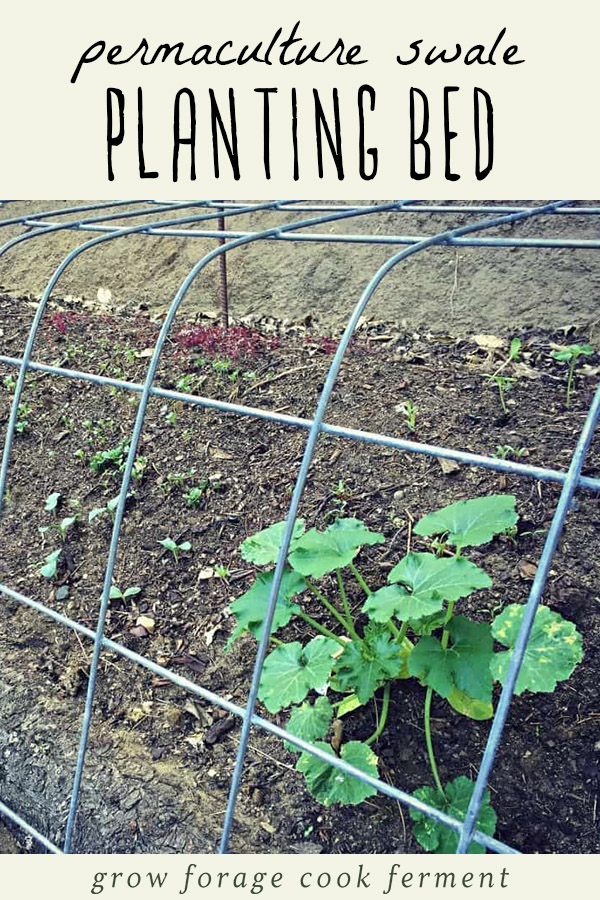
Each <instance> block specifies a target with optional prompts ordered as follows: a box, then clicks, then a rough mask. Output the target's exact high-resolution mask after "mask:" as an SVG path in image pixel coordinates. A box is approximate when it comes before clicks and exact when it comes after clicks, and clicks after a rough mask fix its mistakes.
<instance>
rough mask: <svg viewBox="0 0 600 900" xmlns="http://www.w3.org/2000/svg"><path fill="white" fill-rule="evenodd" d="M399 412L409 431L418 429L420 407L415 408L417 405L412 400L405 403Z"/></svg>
mask: <svg viewBox="0 0 600 900" xmlns="http://www.w3.org/2000/svg"><path fill="white" fill-rule="evenodd" d="M397 409H398V412H399V413H400V415H401V416H402V417H403V419H404V424H405V425H406V427H407V428H408V430H409V431H411V432H413V431H414V430H415V428H416V427H417V415H418V412H419V407H418V406H415V404H414V403H413V402H412V401H411V400H405V401H404V402H403V403H400V405H399V406H398V407H397Z"/></svg>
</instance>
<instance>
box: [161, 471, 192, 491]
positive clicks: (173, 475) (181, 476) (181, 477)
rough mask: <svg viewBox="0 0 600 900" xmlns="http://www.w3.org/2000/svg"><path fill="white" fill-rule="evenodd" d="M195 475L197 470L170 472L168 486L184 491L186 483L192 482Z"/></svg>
mask: <svg viewBox="0 0 600 900" xmlns="http://www.w3.org/2000/svg"><path fill="white" fill-rule="evenodd" d="M195 474H196V470H195V469H190V470H189V471H188V472H169V473H168V475H167V484H169V485H171V486H173V487H176V488H179V489H183V488H184V487H185V484H186V482H187V481H191V479H192V478H193V477H194V475H195Z"/></svg>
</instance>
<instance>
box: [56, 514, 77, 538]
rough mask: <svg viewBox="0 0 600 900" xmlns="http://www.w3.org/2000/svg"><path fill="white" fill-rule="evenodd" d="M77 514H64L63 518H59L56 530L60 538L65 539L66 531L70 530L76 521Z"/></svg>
mask: <svg viewBox="0 0 600 900" xmlns="http://www.w3.org/2000/svg"><path fill="white" fill-rule="evenodd" d="M78 519H79V516H65V518H64V519H61V520H60V522H59V523H58V532H59V534H60V537H61V540H63V541H64V540H65V539H66V537H67V533H68V532H69V531H70V530H71V528H72V527H73V525H74V524H75V522H77V521H78Z"/></svg>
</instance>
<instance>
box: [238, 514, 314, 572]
mask: <svg viewBox="0 0 600 900" xmlns="http://www.w3.org/2000/svg"><path fill="white" fill-rule="evenodd" d="M284 531H285V521H284V522H276V523H275V524H274V525H269V527H268V528H263V530H262V531H259V532H258V533H257V534H252V535H250V537H248V538H246V540H245V541H244V543H243V544H242V546H241V547H240V553H241V554H242V557H243V559H245V560H247V561H248V562H251V563H254V564H255V565H257V566H268V565H269V564H270V563H275V562H277V558H278V556H279V548H280V547H281V542H282V540H283V532H284ZM303 533H304V519H297V520H296V522H295V523H294V531H293V533H292V543H291V545H290V546H291V547H293V546H294V541H295V540H296V538H299V537H300V535H301V534H303Z"/></svg>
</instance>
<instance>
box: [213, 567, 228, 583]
mask: <svg viewBox="0 0 600 900" xmlns="http://www.w3.org/2000/svg"><path fill="white" fill-rule="evenodd" d="M230 574H231V572H230V571H229V569H228V568H227V566H215V575H216V576H217V578H222V579H223V580H225V579H226V578H229V576H230Z"/></svg>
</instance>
